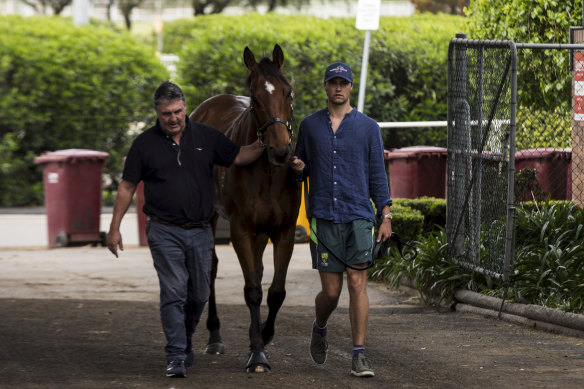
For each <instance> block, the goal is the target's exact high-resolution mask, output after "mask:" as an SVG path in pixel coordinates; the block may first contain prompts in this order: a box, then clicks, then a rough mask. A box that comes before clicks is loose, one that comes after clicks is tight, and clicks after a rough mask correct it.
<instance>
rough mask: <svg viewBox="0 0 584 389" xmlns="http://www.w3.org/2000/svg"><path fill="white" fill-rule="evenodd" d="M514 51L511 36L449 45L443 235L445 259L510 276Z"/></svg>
mask: <svg viewBox="0 0 584 389" xmlns="http://www.w3.org/2000/svg"><path fill="white" fill-rule="evenodd" d="M516 96H517V51H516V47H515V44H514V43H513V42H512V41H484V40H479V41H477V40H468V39H463V38H461V37H459V36H458V35H457V38H456V39H453V40H452V41H451V43H450V47H449V50H448V117H447V122H448V152H447V156H448V161H447V223H446V237H447V241H448V249H449V253H448V254H449V257H450V258H452V260H453V261H454V262H455V263H457V264H459V265H460V266H463V267H465V268H468V269H470V270H472V271H478V272H481V273H484V274H487V275H489V276H491V277H495V278H498V279H502V280H504V281H507V280H509V277H510V270H511V257H512V253H513V232H514V214H513V212H514V207H513V197H514V196H513V175H514V161H515V160H514V155H515V154H514V153H515V150H514V149H515V143H514V142H515V115H516Z"/></svg>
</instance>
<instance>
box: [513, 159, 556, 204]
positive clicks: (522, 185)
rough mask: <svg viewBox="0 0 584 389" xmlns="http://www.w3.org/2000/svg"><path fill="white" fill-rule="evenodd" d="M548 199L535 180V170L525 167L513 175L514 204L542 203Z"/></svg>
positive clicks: (547, 195) (547, 194)
mask: <svg viewBox="0 0 584 389" xmlns="http://www.w3.org/2000/svg"><path fill="white" fill-rule="evenodd" d="M548 197H549V193H547V192H545V191H544V190H543V188H542V187H541V184H540V183H539V180H538V179H537V170H536V169H534V168H532V167H529V166H528V167H525V168H523V169H521V170H520V171H518V172H516V173H515V202H516V203H517V202H520V201H530V200H536V201H543V200H545V199H546V198H548Z"/></svg>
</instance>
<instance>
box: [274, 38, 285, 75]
mask: <svg viewBox="0 0 584 389" xmlns="http://www.w3.org/2000/svg"><path fill="white" fill-rule="evenodd" d="M272 62H273V63H274V65H276V66H277V67H278V68H280V71H282V68H283V65H284V52H283V51H282V48H281V47H280V45H279V44H277V43H276V45H275V46H274V51H273V52H272Z"/></svg>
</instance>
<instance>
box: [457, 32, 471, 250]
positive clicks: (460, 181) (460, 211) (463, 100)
mask: <svg viewBox="0 0 584 389" xmlns="http://www.w3.org/2000/svg"><path fill="white" fill-rule="evenodd" d="M466 37H467V35H466V34H464V33H458V34H456V38H457V39H466ZM455 64H456V72H455V75H456V76H455V79H454V96H453V97H454V107H455V108H454V123H455V124H454V128H455V136H454V143H455V144H454V148H455V165H454V166H455V167H454V171H455V178H454V188H455V190H454V192H455V193H454V199H455V207H456V212H455V213H456V217H455V218H454V220H457V224H458V225H457V228H456V231H457V232H456V235H455V236H454V237H453V238H454V255H455V257H458V256H463V255H464V254H465V250H464V240H465V237H466V222H465V221H463V220H462V218H464V214H465V209H464V207H465V201H464V199H465V192H466V183H467V177H466V174H468V172H470V171H472V167H471V161H470V156H469V155H468V152H469V150H470V106H469V104H468V100H467V92H466V46H462V45H461V46H456V47H455ZM453 216H454V215H453ZM467 217H468V215H467ZM465 220H466V218H465Z"/></svg>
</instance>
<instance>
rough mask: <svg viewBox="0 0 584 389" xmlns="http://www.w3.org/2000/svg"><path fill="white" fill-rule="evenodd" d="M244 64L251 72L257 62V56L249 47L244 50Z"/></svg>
mask: <svg viewBox="0 0 584 389" xmlns="http://www.w3.org/2000/svg"><path fill="white" fill-rule="evenodd" d="M243 63H244V64H245V66H247V68H248V69H249V70H250V71H251V70H252V69H253V67H254V66H255V65H257V62H256V60H255V56H254V55H253V53H252V52H251V50H250V49H249V47H247V46H245V50H243Z"/></svg>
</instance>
